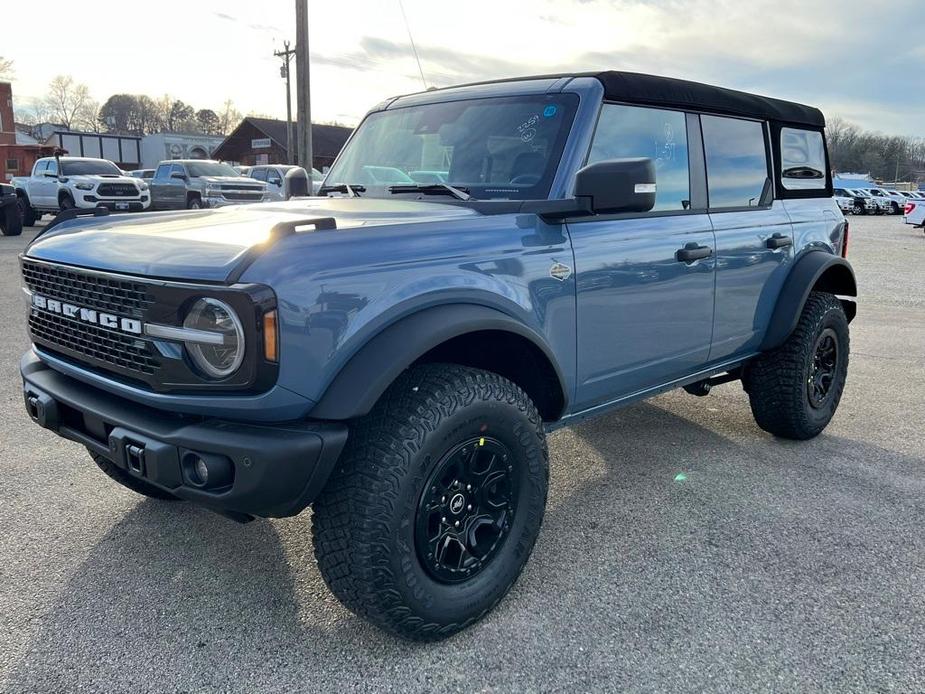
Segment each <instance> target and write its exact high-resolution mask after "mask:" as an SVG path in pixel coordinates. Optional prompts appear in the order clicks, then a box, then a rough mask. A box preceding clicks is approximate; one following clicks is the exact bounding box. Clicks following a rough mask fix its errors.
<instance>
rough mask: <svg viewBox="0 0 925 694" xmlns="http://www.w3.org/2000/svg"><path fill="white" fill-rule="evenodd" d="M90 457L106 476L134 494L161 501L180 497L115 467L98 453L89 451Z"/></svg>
mask: <svg viewBox="0 0 925 694" xmlns="http://www.w3.org/2000/svg"><path fill="white" fill-rule="evenodd" d="M89 453H90V457H91V458H93V462H95V463H96V464H97V465H98V466H99V468H100V470H102V471H103V472H105V473H106V475H107V476H108V477H110V478H111V479H113V480H115V481H116V482H118V483H119V484H121V485H122V486H123V487H126V488H127V489H131V490H132V491H133V492H135V493H136V494H141V495H142V496H147V497H149V498H151V499H160V500H161V501H180V498H179V497H177V496H174V495H173V494H171V493H170V492H165V491H164V490H163V489H159V488H158V487H155V486H154V485H153V484H149V483H148V482H145V481H144V480H140V479H138V478H137V477H132V476H131V475H130V474H128V473H127V472H125V471H124V470H123V469H122V468H120V467H117V466H116V465H115V463H113V462H112V461H110V460H108V459H106V458H104V457H103V456H101V455H99V454H98V453H94V452H92V451H89Z"/></svg>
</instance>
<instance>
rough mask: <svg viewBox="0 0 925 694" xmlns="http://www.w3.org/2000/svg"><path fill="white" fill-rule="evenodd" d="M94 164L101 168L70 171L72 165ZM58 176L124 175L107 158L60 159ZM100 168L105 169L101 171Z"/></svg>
mask: <svg viewBox="0 0 925 694" xmlns="http://www.w3.org/2000/svg"><path fill="white" fill-rule="evenodd" d="M86 165H96V166H98V167H99V168H100V169H101V170H98V171H70V170H69V169H70V168H71V167H74V166H86ZM60 169H61V170H60V171H59V172H58V175H59V176H124V175H125V174H123V173H122V171H121V170H119V167H118V166H116V165H115V164H113V163H112V162H111V161H109V160H108V159H70V160H68V159H62V160H61V164H60ZM102 169H106V170H105V171H103V170H102Z"/></svg>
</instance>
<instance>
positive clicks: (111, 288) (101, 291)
mask: <svg viewBox="0 0 925 694" xmlns="http://www.w3.org/2000/svg"><path fill="white" fill-rule="evenodd" d="M22 275H23V279H24V280H25V282H26V286H28V287H29V289H31V290H32V291H33V292H35V293H36V294H41V295H42V296H44V297H46V298H52V299H60V300H61V301H67V302H69V303H72V304H79V305H80V306H85V307H86V308H94V309H97V310H98V311H106V312H108V313H115V314H118V315H120V316H125V317H127V318H141V317H142V316H143V315H144V312H145V310H146V309H147V308H148V307H149V306H151V305H152V304H153V303H154V299H153V298H152V297H151V295H150V294H149V293H148V291H147V287H146V286H145V285H144V284H142V283H141V282H133V281H131V280H124V279H118V278H114V277H106V276H102V275H94V274H91V273H87V272H80V271H76V270H71V269H69V268H66V267H62V266H52V265H44V264H42V263H33V262H31V261H28V260H23V264H22Z"/></svg>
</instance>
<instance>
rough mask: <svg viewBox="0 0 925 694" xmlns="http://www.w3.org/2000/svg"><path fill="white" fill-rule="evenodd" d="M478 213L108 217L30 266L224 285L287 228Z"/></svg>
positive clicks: (344, 202) (45, 239)
mask: <svg viewBox="0 0 925 694" xmlns="http://www.w3.org/2000/svg"><path fill="white" fill-rule="evenodd" d="M478 214H479V213H478V212H476V211H475V210H473V209H471V208H467V207H462V206H458V205H446V204H440V203H432V202H420V201H402V200H374V199H364V198H315V199H303V200H292V201H290V202H281V203H262V204H258V205H242V206H234V207H223V208H219V209H217V210H191V211H188V212H148V213H139V214H133V215H107V216H103V217H88V218H82V219H81V218H78V219H75V220H73V221H70V222H64V223H62V224H60V225H59V226H56V227H55V228H54V229H52V230H50V231H48V232H47V233H46V234H44V235H42V236H39V237H38V238H37V239H36V240H35V241H34V242H33V243H32V245H30V246H29V248H28V249H27V251H26V255H27V256H28V257H30V258H36V259H39V260H47V261H50V262H57V263H64V264H67V265H75V266H79V267H85V268H90V269H94V270H105V271H110V272H119V273H124V274H130V275H141V276H146V277H159V278H163V279H175V280H190V281H194V280H199V281H209V282H225V281H226V279H227V278H228V277H229V275H231V274H232V273H233V272H234V271H235V270H237V269H238V268H239V266H241V265H242V264H243V263H246V262H248V261H249V260H250V259H252V257H253V254H251V253H249V251H250V250H251V249H255V248H258V247H260V246H262V245H266V246H268V245H270V244H272V243H274V242H276V241H273V240H270V239H269V235H270V229H271V228H272V227H273V226H274V225H275V224H278V223H280V222H297V221H299V220H306V219H313V218H318V217H333V218H334V220H335V221H336V222H337V231H335V232H331V231H324V232H315V231H313V230H311V228H309V229H307V230H305V231H299V233H300V234H306V233H326V234H329V233H340V232H343V231H345V230H347V231H349V230H350V229H354V228H357V227H371V226H383V225H387V224H413V223H420V222H433V221H442V220H451V219H459V218H465V217H471V216H478Z"/></svg>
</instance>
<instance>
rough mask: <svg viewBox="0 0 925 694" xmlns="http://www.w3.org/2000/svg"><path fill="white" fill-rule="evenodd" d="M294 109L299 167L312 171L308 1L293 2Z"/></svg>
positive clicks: (296, 0)
mask: <svg viewBox="0 0 925 694" xmlns="http://www.w3.org/2000/svg"><path fill="white" fill-rule="evenodd" d="M295 24H296V26H295V30H296V39H295V51H296V53H295V66H296V89H295V94H296V109H297V111H298V115H297V118H298V126H299V158H298V163H299V166H301V167H303V168H304V169H305V170H306V171H308V172H309V173H311V169H312V161H313V160H312V108H311V89H310V81H309V64H308V0H295Z"/></svg>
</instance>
